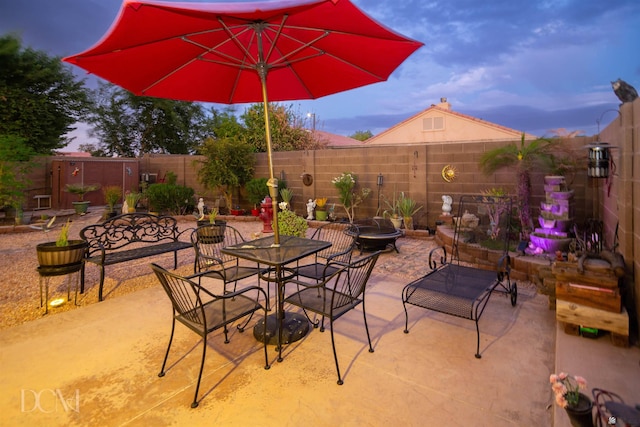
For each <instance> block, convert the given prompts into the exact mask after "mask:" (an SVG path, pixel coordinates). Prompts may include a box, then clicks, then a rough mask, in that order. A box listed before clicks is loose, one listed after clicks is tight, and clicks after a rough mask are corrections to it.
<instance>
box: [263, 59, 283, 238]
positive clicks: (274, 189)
mask: <svg viewBox="0 0 640 427" xmlns="http://www.w3.org/2000/svg"><path fill="white" fill-rule="evenodd" d="M259 74H260V82H261V83H262V103H263V106H264V129H265V134H266V138H267V158H268V159H269V181H268V182H267V186H268V187H269V195H270V196H271V204H272V208H273V223H272V228H273V243H274V245H276V246H279V245H280V232H279V230H278V180H277V179H276V178H274V177H273V157H272V155H271V127H270V125H269V102H268V97H267V73H266V69H259Z"/></svg>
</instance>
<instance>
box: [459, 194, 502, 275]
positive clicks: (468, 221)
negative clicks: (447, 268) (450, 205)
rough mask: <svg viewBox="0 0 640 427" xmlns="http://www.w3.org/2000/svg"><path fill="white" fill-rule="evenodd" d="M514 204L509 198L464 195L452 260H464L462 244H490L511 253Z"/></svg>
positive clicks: (461, 201)
mask: <svg viewBox="0 0 640 427" xmlns="http://www.w3.org/2000/svg"><path fill="white" fill-rule="evenodd" d="M512 207H513V202H512V199H511V197H508V196H490V195H462V196H460V202H459V204H458V214H457V216H456V217H454V234H453V245H452V246H453V247H452V254H451V256H452V259H456V260H458V262H459V261H460V256H459V244H460V243H480V244H483V243H486V244H487V245H491V246H493V247H494V249H496V250H502V251H503V252H505V253H506V252H508V251H509V242H510V241H511V240H512V237H513V236H512V234H513V231H512V229H511V215H512V211H513V208H512Z"/></svg>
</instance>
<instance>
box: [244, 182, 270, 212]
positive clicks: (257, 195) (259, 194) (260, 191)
mask: <svg viewBox="0 0 640 427" xmlns="http://www.w3.org/2000/svg"><path fill="white" fill-rule="evenodd" d="M245 189H246V190H247V197H248V198H249V201H250V202H251V204H252V205H254V206H257V205H259V204H260V202H262V200H264V198H265V197H267V196H268V195H269V187H267V178H253V179H252V180H251V181H249V182H247V184H246V185H245Z"/></svg>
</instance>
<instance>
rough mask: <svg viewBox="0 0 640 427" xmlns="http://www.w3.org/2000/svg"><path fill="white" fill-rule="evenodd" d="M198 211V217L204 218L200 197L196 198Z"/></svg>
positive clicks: (202, 202)
mask: <svg viewBox="0 0 640 427" xmlns="http://www.w3.org/2000/svg"><path fill="white" fill-rule="evenodd" d="M198 213H199V216H198V219H202V218H204V199H203V198H202V197H200V198H199V199H198Z"/></svg>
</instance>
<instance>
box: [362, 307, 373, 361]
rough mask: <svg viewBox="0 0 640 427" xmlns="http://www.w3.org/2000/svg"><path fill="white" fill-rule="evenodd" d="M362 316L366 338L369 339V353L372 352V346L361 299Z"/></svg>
mask: <svg viewBox="0 0 640 427" xmlns="http://www.w3.org/2000/svg"><path fill="white" fill-rule="evenodd" d="M362 317H364V329H365V330H366V331H367V340H368V341H369V353H373V351H374V350H373V346H372V345H371V335H369V325H368V324H367V312H366V311H365V309H364V300H363V301H362Z"/></svg>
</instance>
